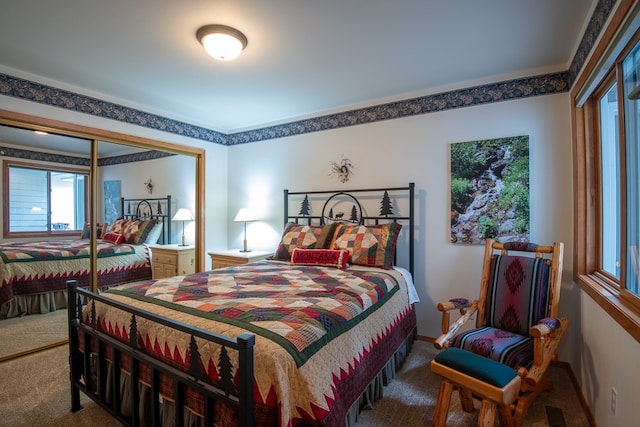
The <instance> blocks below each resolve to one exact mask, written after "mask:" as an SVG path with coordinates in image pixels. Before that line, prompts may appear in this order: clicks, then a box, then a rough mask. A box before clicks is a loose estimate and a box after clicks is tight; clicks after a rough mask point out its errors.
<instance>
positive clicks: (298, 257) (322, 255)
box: [291, 248, 349, 270]
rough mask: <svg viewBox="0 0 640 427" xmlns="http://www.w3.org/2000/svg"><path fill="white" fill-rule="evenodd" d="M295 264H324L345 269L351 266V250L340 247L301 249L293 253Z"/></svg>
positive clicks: (292, 258) (292, 260)
mask: <svg viewBox="0 0 640 427" xmlns="http://www.w3.org/2000/svg"><path fill="white" fill-rule="evenodd" d="M291 262H292V263H293V264H303V265H324V266H327V267H336V268H339V269H341V270H344V269H345V268H347V267H348V266H349V251H346V250H340V249H300V248H294V249H293V253H292V254H291Z"/></svg>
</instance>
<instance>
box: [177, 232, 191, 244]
mask: <svg viewBox="0 0 640 427" xmlns="http://www.w3.org/2000/svg"><path fill="white" fill-rule="evenodd" d="M185 242H186V239H185V236H184V234H183V235H182V242H181V243H180V244H179V245H178V246H189V245H187V244H186V243H185Z"/></svg>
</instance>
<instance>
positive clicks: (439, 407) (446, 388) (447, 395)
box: [432, 379, 453, 427]
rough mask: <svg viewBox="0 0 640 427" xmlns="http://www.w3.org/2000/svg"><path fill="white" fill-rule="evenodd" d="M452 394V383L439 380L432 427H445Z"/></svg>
mask: <svg viewBox="0 0 640 427" xmlns="http://www.w3.org/2000/svg"><path fill="white" fill-rule="evenodd" d="M452 392H453V383H451V381H447V380H445V379H443V380H441V381H440V389H439V391H438V401H437V402H436V410H435V414H434V415H433V424H432V425H433V427H446V425H447V416H448V415H449V404H450V403H451V393H452Z"/></svg>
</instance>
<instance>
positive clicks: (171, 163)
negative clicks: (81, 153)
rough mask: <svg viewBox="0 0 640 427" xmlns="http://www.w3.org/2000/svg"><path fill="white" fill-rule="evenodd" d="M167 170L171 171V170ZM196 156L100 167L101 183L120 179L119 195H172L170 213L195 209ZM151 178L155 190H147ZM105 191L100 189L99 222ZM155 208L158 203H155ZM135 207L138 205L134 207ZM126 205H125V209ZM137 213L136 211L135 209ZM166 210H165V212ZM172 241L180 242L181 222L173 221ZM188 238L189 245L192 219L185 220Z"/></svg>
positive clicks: (140, 196) (191, 234) (138, 196)
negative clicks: (187, 221)
mask: <svg viewBox="0 0 640 427" xmlns="http://www.w3.org/2000/svg"><path fill="white" fill-rule="evenodd" d="M167 171H172V172H171V173H168V172H167ZM194 171H195V159H194V158H193V157H190V156H170V157H163V158H160V159H154V160H145V161H141V162H133V163H126V164H120V165H112V166H102V167H100V168H98V182H104V181H108V180H119V181H120V195H121V197H124V198H128V199H131V198H140V199H144V198H156V197H166V196H167V195H171V215H172V216H173V215H174V214H175V213H176V212H177V211H178V209H180V208H187V209H189V210H190V211H191V213H193V212H195V206H196V204H195V200H196V194H195V193H196V191H195V181H196V176H195V172H194ZM149 179H151V181H152V182H153V192H152V193H151V194H149V193H147V191H146V190H145V187H144V183H145V182H147V181H148V180H149ZM103 199H104V194H103V189H102V188H98V221H99V222H102V221H103V220H104V204H103V202H102V201H103ZM154 208H155V206H154ZM131 209H132V210H134V209H135V206H131ZM126 210H127V207H125V212H123V214H124V213H127V212H126ZM132 213H135V212H132ZM165 213H166V212H165ZM169 225H170V226H171V242H170V243H180V240H181V236H182V223H171V222H169ZM185 237H186V242H187V244H191V245H192V244H193V243H194V241H195V227H194V223H193V221H192V222H191V223H185Z"/></svg>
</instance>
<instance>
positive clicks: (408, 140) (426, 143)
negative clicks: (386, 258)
mask: <svg viewBox="0 0 640 427" xmlns="http://www.w3.org/2000/svg"><path fill="white" fill-rule="evenodd" d="M568 102H569V100H568V95H567V94H559V95H548V96H542V97H536V98H529V99H523V100H515V101H507V102H500V103H494V104H489V105H484V106H477V107H469V108H462V109H459V110H450V111H446V112H439V113H432V114H426V115H421V116H414V117H409V118H403V119H396V120H389V121H384V122H377V123H373V124H367V125H360V126H353V127H348V128H343V129H338V130H331V131H324V132H316V133H311V134H306V135H301V136H295V137H289V138H283V139H279V140H271V141H264V142H258V143H252V144H245V145H240V146H233V147H230V148H229V217H230V218H232V217H231V215H233V214H234V213H235V212H236V211H237V209H238V208H239V207H241V206H243V205H250V206H254V207H260V208H262V209H263V211H264V216H263V221H262V222H263V223H265V224H266V227H265V226H264V225H262V226H261V227H264V228H268V232H267V233H264V231H265V230H258V229H257V227H258V226H259V225H258V224H255V225H253V224H252V226H253V227H254V231H253V233H251V231H252V230H251V226H250V227H249V228H248V234H249V237H248V239H249V242H250V244H251V245H252V246H253V247H254V248H255V249H264V250H273V249H274V248H275V247H276V245H277V243H278V241H279V237H280V233H281V231H282V225H283V220H282V215H283V213H282V198H283V195H282V190H283V189H284V188H288V189H290V190H293V191H302V190H307V189H326V188H329V189H333V188H345V189H348V188H366V187H371V186H383V185H393V186H397V185H403V184H406V183H408V182H411V181H412V182H415V183H416V192H417V201H416V209H417V215H418V219H417V227H418V233H419V236H418V241H417V245H416V271H415V278H414V279H415V282H416V285H417V287H418V292H419V294H420V298H421V302H420V304H419V305H418V310H417V311H418V328H419V329H418V333H419V334H420V335H424V336H429V337H435V336H437V335H438V334H439V325H440V316H439V312H437V310H436V309H435V304H436V303H437V302H439V301H444V300H447V299H449V298H450V297H454V296H469V297H473V296H477V292H478V289H479V281H480V269H481V258H482V250H483V248H482V247H481V246H468V245H461V244H451V243H449V224H450V218H449V144H451V143H454V142H461V141H470V140H478V139H488V138H497V137H505V136H515V135H529V137H530V140H529V141H530V163H531V164H530V170H531V220H532V222H531V235H532V240H534V241H537V242H540V243H550V242H552V241H554V240H560V241H564V242H566V244H567V246H566V255H565V267H566V269H567V270H570V269H571V265H572V251H571V241H572V184H571V176H572V174H571V139H570V133H569V125H568V124H569V104H568ZM342 155H344V156H345V157H347V158H349V159H351V161H352V162H353V163H354V165H355V169H354V174H353V176H352V178H351V179H350V181H349V182H347V183H346V184H341V183H340V182H339V181H337V179H336V178H335V177H332V176H329V172H330V169H329V165H330V162H331V161H337V160H340V158H341V156H342ZM241 227H242V226H241V225H240V224H234V223H233V222H229V230H230V231H229V246H230V247H240V245H241V240H242V228H241ZM251 235H259V236H260V240H258V241H256V239H255V238H254V239H253V240H252V239H251ZM461 266H464V268H460V267H461ZM566 277H567V279H568V280H569V281H568V283H566V284H565V286H566V287H567V288H571V287H572V286H573V285H572V284H571V282H570V277H571V274H570V272H569V271H567V275H566Z"/></svg>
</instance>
